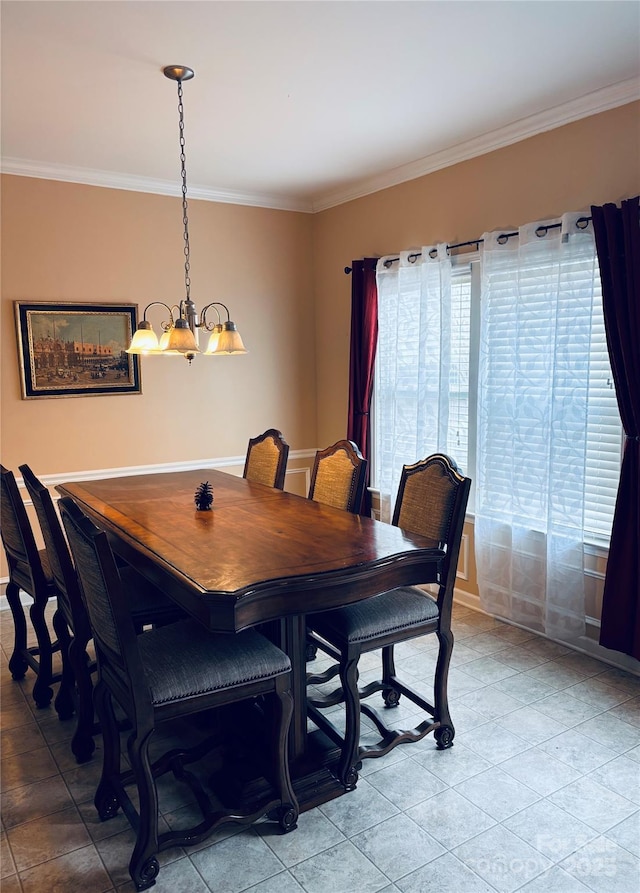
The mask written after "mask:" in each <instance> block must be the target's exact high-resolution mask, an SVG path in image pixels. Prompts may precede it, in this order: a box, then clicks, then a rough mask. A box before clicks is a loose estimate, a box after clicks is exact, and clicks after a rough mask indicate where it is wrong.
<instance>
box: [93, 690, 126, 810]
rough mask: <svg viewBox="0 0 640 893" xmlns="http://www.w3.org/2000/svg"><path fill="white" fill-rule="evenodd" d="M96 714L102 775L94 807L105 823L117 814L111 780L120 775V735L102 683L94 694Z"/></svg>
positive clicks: (115, 795) (111, 706)
mask: <svg viewBox="0 0 640 893" xmlns="http://www.w3.org/2000/svg"><path fill="white" fill-rule="evenodd" d="M94 700H95V705H96V712H97V714H98V716H99V717H100V723H101V725H102V742H103V757H102V775H101V777H100V781H99V783H98V787H97V789H96V795H95V797H94V800H93V802H94V805H95V807H96V809H97V811H98V815H99V816H100V820H101V821H103V822H106V821H107V819H112V818H113V817H114V816H115V815H116V813H117V812H118V808H119V806H120V801H119V800H118V795H117V792H116V788H115V787H114V783H113V779H115V778H117V777H119V775H120V733H119V731H118V724H117V722H116V715H115V713H114V711H113V701H112V700H111V692H110V691H109V689H108V688H107V686H106V685H105V684H104V683H103V682H98V684H97V685H96V688H95V692H94Z"/></svg>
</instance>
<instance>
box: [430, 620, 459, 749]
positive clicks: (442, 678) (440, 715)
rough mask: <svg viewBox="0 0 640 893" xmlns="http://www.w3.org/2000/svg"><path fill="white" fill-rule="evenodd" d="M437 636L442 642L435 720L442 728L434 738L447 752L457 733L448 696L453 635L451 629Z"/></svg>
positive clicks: (436, 686)
mask: <svg viewBox="0 0 640 893" xmlns="http://www.w3.org/2000/svg"><path fill="white" fill-rule="evenodd" d="M437 636H438V641H439V642H440V649H439V651H438V661H437V664H436V675H435V680H434V708H435V709H434V716H433V718H434V720H435V721H436V722H439V723H440V727H439V728H438V729H436V730H435V732H434V737H435V739H436V743H437V745H438V748H439V750H446V748H448V747H451V745H452V744H453V738H454V735H455V733H456V731H455V729H454V727H453V723H452V722H451V716H450V715H449V697H448V694H447V680H448V678H449V663H450V661H451V652H452V651H453V633H452V632H451V630H450V629H448V630H445V631H442V630H438V633H437Z"/></svg>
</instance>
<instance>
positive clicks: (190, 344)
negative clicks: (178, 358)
mask: <svg viewBox="0 0 640 893" xmlns="http://www.w3.org/2000/svg"><path fill="white" fill-rule="evenodd" d="M166 350H175V351H177V352H178V353H200V348H199V347H198V342H197V341H196V336H195V335H194V334H193V332H192V331H191V329H190V328H189V325H188V323H187V321H186V319H177V320H176V321H175V324H174V325H173V326H172V327H171V328H170V329H169V339H168V343H167V346H166V348H165V351H166Z"/></svg>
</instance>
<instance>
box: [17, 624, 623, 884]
mask: <svg viewBox="0 0 640 893" xmlns="http://www.w3.org/2000/svg"><path fill="white" fill-rule="evenodd" d="M454 629H455V634H456V646H455V648H454V655H453V663H452V670H451V675H450V694H451V713H452V718H453V721H454V723H455V725H456V730H457V734H456V739H455V745H454V747H453V748H452V749H450V750H447V751H443V752H440V751H438V750H437V749H436V748H435V745H434V742H433V738H432V737H431V736H430V737H428V738H427V739H424V740H423V741H422V742H420V743H418V744H411V745H408V746H404V747H400V748H397V749H396V750H395V751H393V752H392V753H391V754H389V755H388V756H387V757H386V758H384V759H380V760H368V761H365V763H364V766H363V770H362V772H361V776H360V781H359V783H358V787H357V789H356V790H355V791H354V792H353V793H351V794H348V795H346V796H344V797H341V798H339V799H337V800H334V801H332V802H330V803H327V804H325V805H324V806H321V807H319V808H317V809H314V810H312V811H310V812H307V813H305V814H303V815H302V816H301V817H300V821H299V825H298V829H297V830H296V831H294V832H293V833H291V834H289V835H285V836H280V835H278V834H277V833H273V831H272V827H271V825H270V824H269V823H267V822H265V823H262V824H258V825H255V826H253V827H252V828H249V829H244V830H238V829H237V828H233V827H227V828H226V829H224V830H221V831H220V832H219V833H218V834H216V835H215V836H214V837H213V838H210V839H209V840H208V841H206V843H204V844H201V845H200V846H197V847H195V848H193V849H190V850H188V851H185V850H182V849H175V850H172V851H168V852H166V853H164V854H162V856H161V859H160V861H161V870H160V874H159V876H158V881H157V884H156V887H155V890H157V891H158V893H207V891H212V893H242V891H251V893H301V891H306V893H374V891H381V893H392V891H395V893H397V891H402V893H428V891H429V893H430V891H437V893H446V891H451V893H494V891H498V893H511V891H515V890H518V891H520V893H548V891H549V893H586V891H596V893H609V891H611V893H613V891H616V893H632V891H636V890H640V679H639V678H637V677H634V676H631V675H629V674H626V673H623V672H621V671H618V670H615V669H612V668H611V667H609V666H607V665H606V664H603V663H600V662H598V661H596V660H593V659H592V658H590V657H586V656H584V655H581V654H578V653H575V652H572V651H569V650H568V649H566V648H563V647H561V646H559V645H557V644H555V643H553V642H549V641H547V640H545V639H543V638H541V637H538V636H533V635H530V634H528V633H526V632H523V631H522V630H519V629H516V628H515V627H511V626H508V625H507V624H504V623H500V622H497V621H494V620H492V619H491V618H488V617H486V616H484V615H481V614H478V613H475V612H473V611H470V610H468V609H464V608H459V609H458V608H457V609H456V610H455V624H454ZM11 635H12V628H11V620H10V615H9V614H8V612H2V617H0V641H1V644H2V649H3V651H2V654H1V655H0V659H1V667H0V680H1V682H2V691H1V698H2V700H1V716H2V740H1V744H2V758H1V769H2V830H1V851H0V858H1V868H2V870H1V872H0V874H1V878H2V879H1V881H0V883H1V888H2V893H14V891H19V890H22V891H24V893H40V891H43V890H46V891H51V893H54V891H60V893H107V891H119V893H130V891H132V890H133V885H132V884H131V881H130V879H129V877H128V871H127V864H128V859H129V855H130V852H131V848H132V840H133V837H132V832H131V830H130V829H129V828H128V825H127V824H126V820H125V819H123V818H122V816H121V815H119V816H118V817H117V818H115V819H113V820H111V821H109V822H105V823H100V822H99V821H98V819H97V816H96V814H95V810H94V808H93V804H92V796H93V791H94V788H95V784H96V779H97V776H98V774H99V771H100V758H101V751H100V748H98V750H97V752H96V755H95V756H94V759H93V760H92V761H91V762H90V763H87V764H84V765H82V766H78V765H77V764H76V763H75V762H74V759H73V757H72V755H71V753H70V750H69V747H68V740H69V738H70V737H71V735H72V733H73V721H70V722H66V723H61V722H59V721H58V719H57V716H56V714H55V712H54V710H53V709H52V708H49V709H47V710H35V709H32V701H31V696H30V689H31V685H32V681H33V677H32V675H31V674H30V673H29V674H28V675H27V678H26V679H25V680H24V682H22V683H16V682H13V681H12V680H11V678H10V676H9V673H8V670H7V658H8V653H9V650H10V642H11ZM432 640H433V641H432ZM434 645H435V637H433V636H431V637H427V638H425V639H421V640H414V641H413V642H411V643H407V644H405V645H403V646H401V647H400V648H399V649H398V658H399V659H398V661H397V664H398V669H399V670H402V672H403V673H404V674H406V675H407V677H411V678H412V680H413V681H414V683H415V684H417V685H418V686H419V685H420V684H422V685H424V686H425V689H428V688H429V685H430V682H429V680H431V679H432V678H433V657H434ZM371 659H372V656H368V658H367V660H366V661H365V662H363V664H362V671H363V672H362V676H363V677H366V676H367V673H370V672H371V669H372V664H371ZM397 709H398V715H399V717H402V718H403V719H404V718H405V717H406V719H407V720H410V718H411V717H410V715H409V714H410V711H409V709H408V707H407V705H406V704H403V703H402V702H401V704H400V706H399V708H397ZM339 710H340V708H335V712H336V717H337V719H338V720H339ZM396 724H400V723H396ZM161 811H162V813H163V819H162V820H163V822H166V823H167V824H168V825H171V824H172V823H174V822H177V821H179V819H180V816H181V815H184V814H185V813H188V811H189V804H188V802H185V800H184V799H183V795H182V793H181V791H179V790H178V785H177V784H175V785H173V784H166V785H163V787H162V791H161Z"/></svg>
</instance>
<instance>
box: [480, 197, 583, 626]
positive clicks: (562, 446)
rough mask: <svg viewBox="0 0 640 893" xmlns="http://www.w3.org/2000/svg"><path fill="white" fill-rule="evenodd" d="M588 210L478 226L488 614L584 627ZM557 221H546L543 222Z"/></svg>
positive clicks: (483, 568) (483, 591)
mask: <svg viewBox="0 0 640 893" xmlns="http://www.w3.org/2000/svg"><path fill="white" fill-rule="evenodd" d="M584 216H585V215H584V214H579V213H574V214H565V215H564V216H563V217H562V219H561V220H553V221H542V222H538V223H532V224H529V225H527V226H524V227H522V228H521V229H520V231H519V237H518V238H511V239H509V240H508V241H506V242H504V243H503V244H500V241H501V240H499V236H500V234H499V233H485V234H484V236H483V239H484V246H483V260H482V297H481V305H482V306H481V340H480V369H479V387H478V393H479V397H478V459H477V482H476V516H475V546H476V561H477V567H478V586H479V591H480V601H481V604H482V606H483V608H484V609H485V610H487V611H488V612H490V613H491V614H497V615H499V616H501V617H505V618H507V619H511V620H513V621H514V622H516V623H519V624H522V625H524V626H527V627H528V628H530V629H535V630H540V631H541V632H544V633H546V634H547V635H549V636H551V637H553V638H568V637H569V638H571V637H573V636H579V635H582V634H583V633H584V616H585V610H584V560H583V553H584V546H583V543H584V530H583V518H584V490H585V464H586V442H587V438H586V434H587V420H588V388H589V344H590V336H591V325H592V311H593V303H594V284H595V283H596V282H599V280H598V278H597V277H598V276H599V273H598V265H597V259H596V254H595V245H594V239H593V232H592V229H591V225H590V224H589V226H588V228H587V229H580V228H579V227H578V226H577V221H578V219H579V218H580V217H584ZM558 223H559V224H561V225H560V226H559V227H558V228H556V229H545V227H546V226H548V225H549V224H558Z"/></svg>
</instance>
